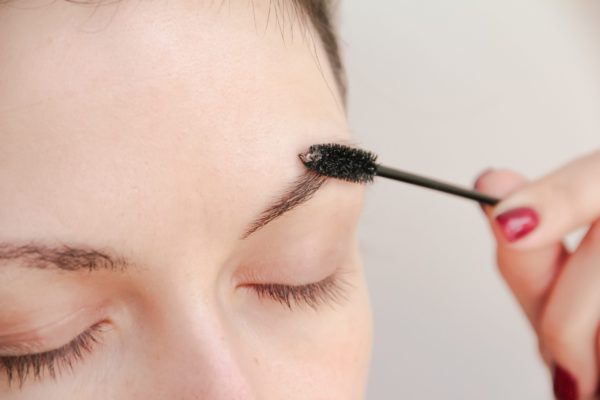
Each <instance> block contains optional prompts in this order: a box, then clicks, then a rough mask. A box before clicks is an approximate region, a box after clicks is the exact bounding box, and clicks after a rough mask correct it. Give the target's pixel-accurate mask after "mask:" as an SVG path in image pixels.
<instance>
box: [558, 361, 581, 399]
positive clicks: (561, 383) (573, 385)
mask: <svg viewBox="0 0 600 400" xmlns="http://www.w3.org/2000/svg"><path fill="white" fill-rule="evenodd" d="M554 395H555V396H556V398H557V400H577V398H578V397H579V393H577V382H575V379H573V377H572V376H571V374H569V373H568V372H567V371H565V370H564V369H563V368H561V367H560V366H559V365H555V366H554Z"/></svg>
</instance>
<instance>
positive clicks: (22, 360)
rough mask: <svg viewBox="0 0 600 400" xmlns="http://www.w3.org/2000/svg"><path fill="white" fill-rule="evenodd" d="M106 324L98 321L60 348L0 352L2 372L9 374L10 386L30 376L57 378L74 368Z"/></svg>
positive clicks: (91, 347) (90, 348)
mask: <svg viewBox="0 0 600 400" xmlns="http://www.w3.org/2000/svg"><path fill="white" fill-rule="evenodd" d="M105 326H106V323H105V322H100V323H97V324H95V325H93V326H92V327H90V328H88V329H87V330H86V331H84V332H82V333H81V334H79V335H78V336H77V337H76V338H75V339H73V340H71V341H70V342H69V343H67V344H66V345H64V346H62V347H59V348H58V349H54V350H49V351H45V352H42V353H33V354H24V355H19V356H0V372H2V373H3V374H4V375H5V376H6V377H7V380H8V384H9V386H10V385H11V384H12V383H13V382H15V381H16V382H18V384H19V387H23V384H24V383H25V381H27V380H28V379H30V378H31V379H33V380H41V379H42V378H44V377H50V378H52V379H55V378H56V377H57V376H58V375H60V374H61V373H62V372H63V371H64V370H65V369H66V370H71V371H72V370H73V366H74V365H75V364H76V363H77V362H80V361H82V360H83V358H84V356H85V355H86V354H89V353H91V352H92V351H93V349H94V346H95V345H96V344H98V343H99V341H100V333H101V332H102V331H103V330H104V328H105Z"/></svg>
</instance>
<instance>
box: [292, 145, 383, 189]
mask: <svg viewBox="0 0 600 400" xmlns="http://www.w3.org/2000/svg"><path fill="white" fill-rule="evenodd" d="M298 157H300V160H302V162H303V163H304V165H306V167H308V168H309V169H311V170H313V171H315V172H316V173H318V174H319V175H324V176H329V177H332V178H337V179H343V180H345V181H348V182H354V183H370V182H373V178H374V177H375V173H376V167H377V164H376V163H375V161H376V160H377V155H375V154H373V153H371V152H369V151H366V150H362V149H357V148H353V147H349V146H344V145H342V144H339V143H324V144H315V145H312V146H310V147H309V148H308V151H307V152H306V153H300V154H298Z"/></svg>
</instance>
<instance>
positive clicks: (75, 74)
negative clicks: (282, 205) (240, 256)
mask: <svg viewBox="0 0 600 400" xmlns="http://www.w3.org/2000/svg"><path fill="white" fill-rule="evenodd" d="M36 3H37V4H36ZM209 3H210V2H206V4H204V3H200V2H197V1H187V2H186V1H182V2H176V3H174V2H131V1H126V0H124V1H121V2H119V3H118V4H116V5H115V4H108V5H103V6H101V7H97V8H95V9H94V8H91V7H84V6H80V5H74V4H70V3H66V2H63V1H51V2H50V1H29V2H27V3H26V4H27V6H26V7H24V6H23V7H19V2H13V3H9V5H4V6H2V7H1V8H0V38H4V39H0V66H1V68H0V70H1V71H2V72H1V75H0V87H1V90H0V132H1V135H0V141H1V148H2V152H1V153H0V154H1V155H0V157H1V158H0V163H1V167H2V174H1V175H0V180H1V183H2V184H1V185H0V187H1V188H2V189H1V190H2V195H1V196H0V199H1V200H0V220H2V221H3V225H4V226H6V221H9V222H11V224H10V225H11V227H12V229H11V232H10V233H11V237H13V238H20V237H23V238H30V237H31V236H32V235H33V236H37V234H41V233H42V232H43V233H46V234H47V233H48V232H55V233H56V234H58V235H65V236H67V237H68V236H69V234H73V233H76V235H77V237H78V238H79V239H81V240H82V241H85V240H86V239H88V238H86V237H85V235H86V234H89V235H94V234H95V232H97V231H103V230H105V226H106V225H107V224H110V226H111V232H110V234H111V235H112V239H113V240H116V241H117V242H119V241H121V240H122V239H125V238H122V237H118V236H119V235H120V234H121V233H123V234H124V235H127V236H130V235H129V232H130V231H131V227H132V226H137V228H136V231H137V233H138V234H136V236H135V237H133V238H132V237H127V241H128V242H130V245H131V246H135V245H140V246H141V245H142V244H143V243H148V242H156V241H157V240H160V241H163V240H168V239H167V238H168V237H173V235H174V234H177V236H178V237H179V238H181V237H182V236H183V235H185V237H187V238H188V240H192V241H193V242H194V243H195V245H198V244H199V243H202V244H203V247H204V246H206V247H207V248H213V249H215V250H216V248H215V247H214V246H215V245H218V244H219V243H230V242H231V238H230V237H229V235H232V234H233V233H234V232H233V231H234V230H235V229H236V228H237V229H239V230H242V229H243V228H244V227H243V224H246V223H248V222H249V220H250V219H251V218H252V217H253V216H254V215H255V214H256V213H258V212H259V211H260V210H261V208H262V207H264V205H265V203H266V202H267V201H268V200H269V199H270V198H272V196H273V193H272V191H274V190H277V191H278V190H280V188H281V187H282V186H283V185H285V184H286V182H288V181H290V180H291V179H293V177H295V176H296V175H298V174H299V173H300V172H301V169H300V168H301V166H300V164H299V163H298V160H297V158H296V157H295V155H296V154H297V153H298V152H300V151H302V150H303V149H305V148H306V146H307V145H309V144H312V143H315V142H320V141H323V140H328V139H338V138H347V136H348V133H347V127H346V123H345V118H344V113H343V110H342V108H341V106H340V105H341V101H340V99H339V98H338V97H337V92H335V91H334V90H332V88H335V83H334V80H333V78H332V77H331V74H330V72H329V68H328V67H327V65H326V64H324V63H325V61H324V60H326V57H325V56H324V54H323V52H322V49H321V47H320V45H319V43H318V41H317V42H316V43H315V47H313V44H312V43H311V37H310V35H307V34H306V33H303V32H302V29H301V28H302V24H301V23H300V22H298V21H297V20H294V21H291V20H290V19H289V17H288V18H287V19H286V21H285V23H284V24H283V25H282V26H283V30H284V34H283V37H282V34H281V31H280V27H279V26H278V24H277V21H276V19H275V17H274V14H273V15H271V16H270V17H269V18H270V20H269V22H268V27H267V29H265V28H264V27H265V26H266V25H267V18H268V12H267V5H266V4H267V3H268V2H264V4H263V3H262V2H255V3H254V4H255V16H256V19H254V18H253V15H252V11H251V10H249V9H248V7H249V3H247V2H245V1H239V2H236V1H232V2H231V3H230V4H229V5H225V6H223V7H221V8H218V7H216V6H210V5H209ZM291 29H294V30H295V32H293V33H292V32H291ZM282 39H283V40H282ZM315 49H316V51H317V54H315ZM319 62H321V63H323V64H321V65H320V67H321V68H320V67H319ZM269 190H270V191H271V192H269ZM338 190H346V191H352V192H353V195H351V196H345V197H350V198H352V199H354V200H353V201H358V200H359V199H358V198H359V197H360V196H357V195H358V193H359V191H360V189H357V188H355V187H349V185H342V184H338V183H336V184H335V191H336V192H337V191H338ZM331 191H333V190H331ZM346 201H349V200H346ZM14 209H19V210H20V212H19V213H18V214H15V213H14V211H12V210H14ZM90 209H93V210H94V211H93V213H90ZM149 215H155V216H163V215H164V216H165V218H152V219H148V216H149ZM32 218H33V219H34V220H35V221H36V224H35V226H31V224H27V223H25V222H26V221H30V220H31V219H32ZM165 219H168V225H165V224H167V221H165ZM83 221H85V226H86V229H85V230H82V229H81V223H82V222H83ZM169 229H176V230H177V231H178V232H177V233H176V232H170V231H168V230H169ZM158 232H161V233H162V234H164V235H165V236H167V235H168V236H167V238H164V237H157V235H158ZM207 233H210V235H207ZM142 234H147V235H150V236H149V237H143V236H142ZM236 234H237V232H236ZM67 237H65V238H64V239H67ZM59 239H60V238H59ZM89 239H91V238H89ZM226 239H228V240H226ZM136 241H139V243H135V242H136ZM189 244H191V243H188V245H189ZM165 247H168V246H165Z"/></svg>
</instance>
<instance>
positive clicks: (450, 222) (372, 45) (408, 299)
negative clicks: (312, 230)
mask: <svg viewBox="0 0 600 400" xmlns="http://www.w3.org/2000/svg"><path fill="white" fill-rule="evenodd" d="M592 6H594V3H593V2H591V1H590V2H589V3H585V2H576V1H571V2H567V1H561V2H557V1H550V0H528V1H523V0H454V1H448V0H369V1H366V0H345V1H344V2H343V3H342V4H341V19H340V23H341V32H342V35H341V36H342V40H343V49H344V53H345V59H346V63H347V68H348V77H349V86H350V92H349V118H350V124H351V128H352V130H353V132H354V135H355V138H356V139H357V141H358V142H359V143H360V144H361V145H362V146H363V147H364V148H367V149H370V150H373V151H374V152H376V153H377V154H378V155H379V161H380V162H382V163H385V164H389V165H392V166H396V167H399V168H403V169H406V170H409V171H413V172H417V173H421V174H424V175H428V176H432V177H437V178H440V179H443V180H446V181H450V182H455V183H458V184H461V185H465V186H470V185H471V184H472V182H473V179H474V178H475V177H476V175H477V174H478V173H479V172H480V171H481V170H483V169H485V168H487V167H496V168H501V167H508V168H512V169H515V170H517V171H520V172H522V173H524V174H525V175H526V176H528V177H529V178H532V179H535V178H538V177H540V176H542V175H544V174H546V173H548V172H550V171H552V170H553V169H555V168H557V167H559V166H560V165H562V164H564V163H565V162H567V161H569V160H571V159H573V158H574V157H577V156H579V155H582V154H584V153H586V152H590V151H592V150H593V149H597V148H600V62H599V57H598V50H599V49H600V31H599V30H596V29H598V28H597V27H596V25H600V14H597V13H596V11H595V10H593V9H592V8H591V7H592ZM596 15H597V16H598V17H596ZM599 181H600V177H599ZM367 193H368V194H367V199H366V208H365V211H364V214H363V217H362V222H361V226H360V231H359V238H360V242H361V247H362V252H363V257H364V262H365V266H366V270H367V277H368V281H369V285H370V292H371V300H372V305H373V312H374V322H375V332H374V349H373V358H372V364H371V374H370V384H369V391H368V399H371V400H383V399H417V400H429V399H432V400H433V399H436V400H438V399H457V400H458V399H460V400H465V399H485V400H496V399H497V400H509V399H527V400H537V399H543V400H546V399H551V398H552V395H551V389H550V377H549V374H548V373H547V372H546V371H545V370H544V368H543V364H542V362H541V360H540V358H539V356H538V353H537V344H536V340H535V337H534V336H533V335H532V333H531V332H530V330H529V327H528V324H527V322H526V320H525V318H524V316H523V315H522V314H521V312H520V310H519V309H518V307H517V304H516V302H515V301H514V300H513V298H512V296H511V295H510V293H509V290H508V289H507V287H506V286H505V284H504V282H503V281H502V280H501V277H500V276H499V273H498V272H497V270H496V267H495V264H494V244H493V242H492V240H491V236H490V234H489V231H488V227H487V225H486V224H485V221H484V219H483V218H482V215H481V214H480V211H479V209H478V207H477V205H476V204H474V203H471V202H469V201H467V200H462V199H457V198H453V197H450V196H447V195H444V194H439V193H436V192H432V191H429V190H426V189H421V188H416V187H413V186H409V185H406V184H403V183H398V182H392V181H389V180H384V179H381V178H379V180H378V181H377V183H375V184H374V185H372V186H370V187H369V189H368V192H367Z"/></svg>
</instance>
